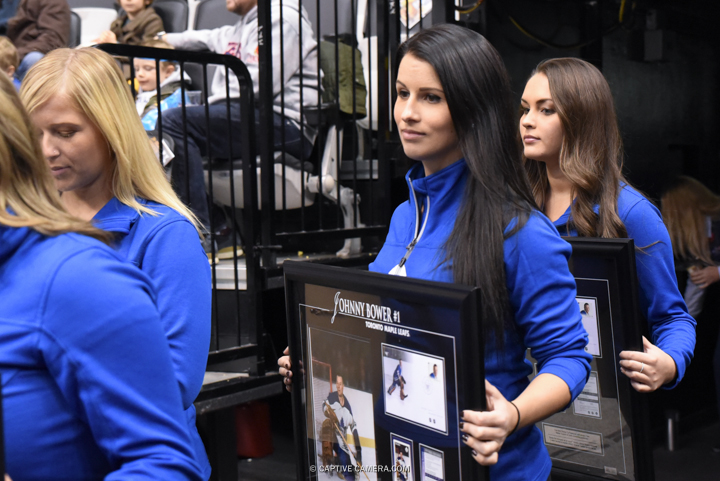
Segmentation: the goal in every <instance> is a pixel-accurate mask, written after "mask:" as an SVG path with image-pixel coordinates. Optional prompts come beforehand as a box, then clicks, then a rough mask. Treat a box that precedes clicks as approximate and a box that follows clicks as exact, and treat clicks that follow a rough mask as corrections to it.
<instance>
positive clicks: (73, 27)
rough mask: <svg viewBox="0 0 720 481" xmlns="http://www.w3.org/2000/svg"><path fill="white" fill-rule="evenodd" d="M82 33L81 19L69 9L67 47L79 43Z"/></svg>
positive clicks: (72, 46)
mask: <svg viewBox="0 0 720 481" xmlns="http://www.w3.org/2000/svg"><path fill="white" fill-rule="evenodd" d="M81 35H82V19H81V18H80V15H78V14H77V12H74V11H72V10H70V37H69V38H68V47H70V48H75V47H77V46H78V45H80V39H81V38H82V37H81Z"/></svg>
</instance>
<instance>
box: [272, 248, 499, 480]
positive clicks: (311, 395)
mask: <svg viewBox="0 0 720 481" xmlns="http://www.w3.org/2000/svg"><path fill="white" fill-rule="evenodd" d="M284 270H285V287H286V300H287V316H288V338H289V344H290V353H291V360H292V365H293V366H294V367H293V391H292V402H293V420H294V425H295V426H294V429H295V441H296V445H297V447H298V459H297V468H298V479H300V480H315V479H335V478H334V475H335V474H337V472H340V473H341V474H343V476H344V478H345V479H346V480H347V479H353V478H354V479H356V480H366V481H375V480H387V481H390V480H392V481H400V480H402V481H410V480H412V481H422V480H428V481H430V480H432V481H440V480H442V481H455V480H468V481H469V480H473V481H474V480H483V479H488V478H487V469H486V468H483V467H481V466H480V465H479V464H477V463H476V462H475V461H474V459H473V458H472V455H471V451H470V449H469V448H468V447H467V446H465V445H464V443H462V440H461V433H460V431H459V428H458V424H459V422H460V412H461V411H462V410H463V409H478V410H480V409H484V408H485V383H484V379H485V376H484V368H483V359H484V358H483V341H482V334H481V331H480V330H479V325H478V322H477V319H478V312H479V303H480V300H479V297H480V296H479V291H478V290H477V289H474V288H469V287H463V286H458V285H454V284H449V283H437V282H430V281H423V280H418V279H409V278H404V277H397V276H390V275H385V274H377V273H372V272H365V271H359V270H354V269H343V268H338V267H329V266H323V265H318V264H312V263H306V262H285V264H284ZM297 366H300V368H299V369H298V368H297Z"/></svg>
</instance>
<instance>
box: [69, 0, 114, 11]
mask: <svg viewBox="0 0 720 481" xmlns="http://www.w3.org/2000/svg"><path fill="white" fill-rule="evenodd" d="M67 3H68V5H70V8H71V9H73V10H75V9H76V8H110V9H112V10H115V11H117V10H118V9H119V8H120V5H119V4H118V2H117V1H116V0H68V2H67Z"/></svg>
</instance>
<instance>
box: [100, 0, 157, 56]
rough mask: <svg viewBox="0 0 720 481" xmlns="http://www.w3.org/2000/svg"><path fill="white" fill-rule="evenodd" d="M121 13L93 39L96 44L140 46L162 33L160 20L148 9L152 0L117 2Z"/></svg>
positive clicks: (120, 0)
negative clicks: (108, 28)
mask: <svg viewBox="0 0 720 481" xmlns="http://www.w3.org/2000/svg"><path fill="white" fill-rule="evenodd" d="M119 3H120V6H121V7H122V8H123V11H122V12H121V13H120V14H118V18H116V19H115V21H114V22H113V23H112V24H111V25H110V30H105V31H104V32H103V33H101V34H100V36H99V37H98V38H96V39H95V42H97V43H125V44H128V45H141V44H142V43H143V42H147V41H149V40H151V39H153V38H155V36H156V35H157V34H158V33H160V32H162V31H163V22H162V19H161V18H160V17H159V16H158V14H157V13H155V10H154V9H153V8H152V7H150V4H151V3H152V0H119Z"/></svg>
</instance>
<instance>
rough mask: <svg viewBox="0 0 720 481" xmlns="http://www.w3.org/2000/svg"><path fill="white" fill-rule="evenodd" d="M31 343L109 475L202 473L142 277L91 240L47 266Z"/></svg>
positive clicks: (191, 477) (152, 476)
mask: <svg viewBox="0 0 720 481" xmlns="http://www.w3.org/2000/svg"><path fill="white" fill-rule="evenodd" d="M43 302H44V305H43V306H42V326H41V328H42V333H43V335H41V336H40V337H39V341H38V344H39V348H40V350H41V352H42V353H43V354H42V355H43V358H44V361H45V363H46V365H47V368H48V371H49V372H50V374H51V375H52V376H53V378H54V379H55V380H56V382H57V386H58V389H59V390H60V391H61V392H62V395H63V397H64V398H65V399H66V400H67V402H68V405H69V406H70V407H71V409H72V410H73V411H74V412H75V413H76V414H77V416H78V418H79V419H81V420H82V421H83V422H85V423H87V425H88V426H89V428H90V430H91V431H92V434H93V438H94V439H95V441H96V443H97V445H98V447H99V448H100V449H101V450H102V451H103V453H104V454H105V456H106V458H107V460H108V462H109V464H110V466H111V469H112V472H111V473H110V474H109V475H108V476H107V477H106V478H105V479H106V480H108V481H113V480H126V479H133V480H148V481H149V480H157V479H177V480H200V479H201V475H200V468H199V467H198V466H197V464H196V463H195V461H194V454H193V451H192V450H191V447H190V439H189V437H188V434H187V425H186V421H185V416H184V413H183V409H182V403H181V401H180V393H179V390H178V388H177V383H176V382H175V379H174V376H173V372H172V365H171V363H170V354H169V352H168V347H167V341H166V339H165V335H164V334H163V331H162V328H161V326H160V320H159V318H158V313H157V309H156V308H155V305H154V302H153V292H152V288H151V286H150V283H149V280H148V279H147V278H146V276H145V275H144V274H142V272H140V271H139V270H137V269H136V268H135V267H134V266H132V265H130V264H123V263H121V262H120V261H119V260H117V259H116V258H114V257H112V254H110V253H106V252H103V251H102V250H100V249H90V250H87V251H84V253H82V254H80V255H75V256H73V257H71V258H70V259H69V260H68V261H67V262H65V263H64V264H63V265H62V266H61V267H60V268H59V269H58V271H57V272H56V273H55V275H54V278H53V279H52V281H51V282H50V285H49V289H48V291H47V296H46V298H45V299H44V301H43Z"/></svg>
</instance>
